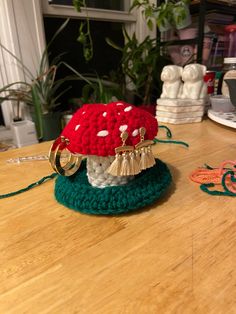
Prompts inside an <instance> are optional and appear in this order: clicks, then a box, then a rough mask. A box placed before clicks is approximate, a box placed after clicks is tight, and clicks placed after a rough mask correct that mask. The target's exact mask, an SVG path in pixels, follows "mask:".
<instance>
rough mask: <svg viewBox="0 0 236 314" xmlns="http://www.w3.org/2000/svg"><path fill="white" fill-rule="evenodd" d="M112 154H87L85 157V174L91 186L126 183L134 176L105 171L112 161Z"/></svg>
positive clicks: (102, 186) (103, 186)
mask: <svg viewBox="0 0 236 314" xmlns="http://www.w3.org/2000/svg"><path fill="white" fill-rule="evenodd" d="M114 159H115V157H114V156H108V157H99V156H89V157H88V158H87V176H88V181H89V183H90V184H91V185H92V186H95V187H99V188H105V187H108V186H116V185H124V184H127V183H128V182H129V181H130V180H132V179H133V178H134V176H122V177H121V176H113V175H111V174H109V173H107V172H106V170H107V168H108V167H110V165H111V164H112V162H113V161H114Z"/></svg>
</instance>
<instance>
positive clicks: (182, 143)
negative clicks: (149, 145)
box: [153, 138, 189, 147]
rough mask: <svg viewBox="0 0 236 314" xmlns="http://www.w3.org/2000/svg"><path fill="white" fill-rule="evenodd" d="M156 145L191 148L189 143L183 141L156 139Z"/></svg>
mask: <svg viewBox="0 0 236 314" xmlns="http://www.w3.org/2000/svg"><path fill="white" fill-rule="evenodd" d="M153 141H154V143H155V144H156V143H172V144H179V145H183V146H185V147H189V145H188V143H185V142H182V141H173V140H160V139H158V138H154V140H153Z"/></svg>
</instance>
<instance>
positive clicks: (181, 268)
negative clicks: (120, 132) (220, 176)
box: [0, 120, 236, 314]
mask: <svg viewBox="0 0 236 314" xmlns="http://www.w3.org/2000/svg"><path fill="white" fill-rule="evenodd" d="M168 126H169V127H170V129H171V131H172V133H173V139H174V140H182V141H185V142H187V143H188V144H189V145H190V147H189V148H186V147H183V146H180V145H175V144H157V145H156V146H155V148H154V152H155V155H156V156H157V157H159V158H160V159H161V160H163V161H164V162H165V163H167V165H168V166H169V168H170V170H171V173H172V175H173V184H172V186H171V187H170V189H169V190H168V193H167V194H166V196H165V197H164V198H162V199H161V200H160V201H158V202H157V203H156V204H155V205H153V206H150V207H148V208H147V209H146V210H143V211H139V212H136V213H133V214H130V215H123V216H118V217H104V216H103V217H101V216H90V215H84V214H81V213H79V212H75V211H72V210H69V209H67V208H66V207H63V206H62V205H60V204H58V203H57V202H56V201H55V199H54V195H53V188H54V180H51V181H48V182H46V183H44V184H43V185H41V186H39V187H36V188H34V189H32V190H30V191H27V192H25V193H23V194H20V195H17V196H14V197H10V198H6V199H0V248H1V255H0V282H1V284H0V313H1V314H6V313H14V314H22V313H24V314H25V313H30V314H32V313H37V314H41V313H50V314H51V313H53V314H54V313H55V314H58V313H59V314H61V313H63V314H64V313H66V314H67V313H69V314H70V313H73V314H74V313H86V314H87V313H89V314H90V313H92V314H94V313H102V314H106V313H112V314H113V313H114V314H116V313H128V314H129V313H131V314H133V313H135V314H136V313H148V314H149V313H151V314H152V313H155V314H156V313H158V314H159V313H161V314H162V313H171V314H172V313H180V314H182V313H203V314H208V313H214V314H220V313H224V314H232V313H236V198H235V197H225V196H210V195H208V194H206V193H204V192H202V191H201V190H200V189H199V186H198V184H196V183H193V182H191V181H190V180H189V178H188V176H189V174H190V172H191V171H192V170H194V169H195V168H197V167H199V166H202V165H204V164H205V163H207V164H209V165H211V166H218V165H219V164H220V163H221V162H222V161H223V160H226V159H236V131H235V129H230V128H227V127H223V126H221V125H219V124H216V123H215V122H212V121H210V120H205V121H203V122H202V123H196V124H186V125H176V126H174V125H168ZM159 138H164V130H160V133H159ZM49 146H50V144H49V143H48V142H46V143H42V144H38V145H34V146H29V147H24V148H21V149H16V150H10V151H7V152H3V153H0V182H1V184H0V194H4V193H8V192H12V191H15V190H17V189H20V188H23V187H25V186H27V185H28V184H30V183H32V182H35V181H37V180H39V179H40V178H42V177H44V176H46V175H48V174H51V173H52V172H53V171H52V169H51V167H50V165H49V163H48V162H47V161H34V162H24V163H20V164H9V163H6V160H7V159H9V158H13V157H19V156H28V155H38V154H47V152H48V149H49Z"/></svg>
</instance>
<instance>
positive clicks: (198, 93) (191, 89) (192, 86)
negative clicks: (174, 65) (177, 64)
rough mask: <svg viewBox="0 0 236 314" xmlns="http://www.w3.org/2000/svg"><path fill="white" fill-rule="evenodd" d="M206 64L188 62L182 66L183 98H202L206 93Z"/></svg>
mask: <svg viewBox="0 0 236 314" xmlns="http://www.w3.org/2000/svg"><path fill="white" fill-rule="evenodd" d="M205 74H206V66H205V65H202V64H198V63H193V64H188V65H186V66H185V67H184V69H183V73H182V80H183V81H184V84H183V91H182V95H181V98H183V99H187V98H188V99H203V98H205V97H206V95H207V85H206V83H205V82H204V79H203V77H204V75H205Z"/></svg>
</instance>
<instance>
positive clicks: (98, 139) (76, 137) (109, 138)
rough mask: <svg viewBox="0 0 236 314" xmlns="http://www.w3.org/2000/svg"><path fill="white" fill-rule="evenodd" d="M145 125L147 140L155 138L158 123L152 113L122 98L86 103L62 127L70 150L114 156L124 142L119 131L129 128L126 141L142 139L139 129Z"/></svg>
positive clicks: (133, 141) (134, 142)
mask: <svg viewBox="0 0 236 314" xmlns="http://www.w3.org/2000/svg"><path fill="white" fill-rule="evenodd" d="M141 127H145V128H146V134H145V140H146V139H149V140H153V139H154V137H155V136H156V135H157V131H158V124H157V120H156V118H155V117H153V116H152V115H151V114H150V113H148V112H146V111H144V110H142V109H139V108H138V107H135V106H132V105H130V104H128V103H125V102H123V101H118V102H112V103H109V104H107V105H106V104H86V105H84V106H83V107H82V108H80V109H79V110H78V111H77V112H76V113H75V114H74V116H73V117H72V119H71V120H70V122H69V123H68V124H67V126H66V127H65V128H64V130H63V131H62V134H61V135H63V136H65V137H66V138H68V139H69V141H70V144H69V145H68V147H67V148H68V150H69V151H70V152H72V153H79V154H82V155H96V156H113V155H115V148H116V147H118V146H121V145H122V141H121V138H120V135H121V133H122V132H123V131H126V132H128V134H129V137H128V139H127V141H126V144H127V145H133V146H134V145H136V144H137V143H138V142H140V134H139V132H138V130H139V129H140V128H141Z"/></svg>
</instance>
